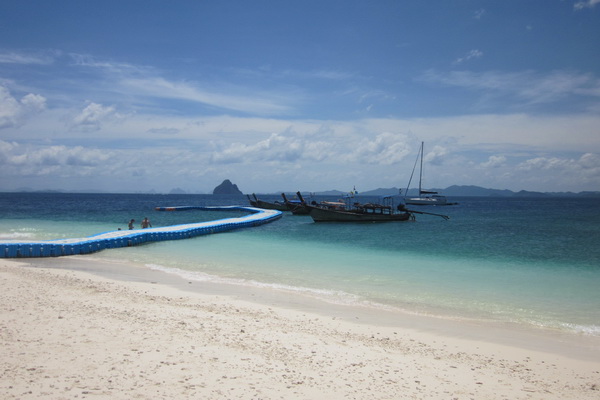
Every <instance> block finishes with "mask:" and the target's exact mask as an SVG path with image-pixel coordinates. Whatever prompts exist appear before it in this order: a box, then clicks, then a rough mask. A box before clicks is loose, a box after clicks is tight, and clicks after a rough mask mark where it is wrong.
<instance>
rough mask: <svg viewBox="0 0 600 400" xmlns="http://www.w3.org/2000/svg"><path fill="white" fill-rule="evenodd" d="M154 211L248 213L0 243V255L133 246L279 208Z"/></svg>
mask: <svg viewBox="0 0 600 400" xmlns="http://www.w3.org/2000/svg"><path fill="white" fill-rule="evenodd" d="M156 210H157V211H185V210H207V211H247V212H249V213H250V214H249V215H245V216H242V217H239V218H225V219H219V220H216V221H207V222H197V223H191V224H182V225H173V226H163V227H159V228H147V229H134V230H127V231H112V232H105V233H101V234H98V235H94V236H90V237H86V238H79V239H60V240H45V241H37V242H17V241H10V242H3V243H0V258H29V257H60V256H72V255H77V254H89V253H95V252H97V251H101V250H104V249H115V248H119V247H130V246H136V245H138V244H142V243H149V242H160V241H164V240H179V239H188V238H192V237H195V236H201V235H210V234H213V233H220V232H226V231H230V230H233V229H240V228H250V227H253V226H259V225H263V224H267V223H269V222H273V221H275V220H277V219H279V218H281V215H282V213H281V211H277V210H264V209H262V208H255V207H241V206H226V207H196V206H181V207H156Z"/></svg>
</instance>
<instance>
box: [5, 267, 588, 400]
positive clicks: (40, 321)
mask: <svg viewBox="0 0 600 400" xmlns="http://www.w3.org/2000/svg"><path fill="white" fill-rule="evenodd" d="M67 265H68V267H66V268H65V269H63V268H61V266H67ZM74 265H75V266H80V267H81V268H78V269H77V270H74V269H73V266H74ZM122 267H123V269H124V270H126V271H130V272H123V274H125V273H127V274H130V275H131V276H130V279H123V278H122V277H121V278H120V279H117V278H116V277H112V276H111V273H108V272H107V273H104V274H98V273H97V271H98V269H100V268H102V265H101V264H94V263H92V262H91V261H89V259H87V258H86V257H73V258H69V259H68V260H63V259H49V260H37V259H29V260H25V261H18V262H17V261H13V260H0V310H1V311H0V339H1V341H2V345H1V347H0V364H1V365H0V368H1V371H2V379H1V380H0V397H1V398H2V399H86V398H87V399H89V398H94V399H99V398H106V399H109V398H110V399H188V398H189V399H191V398H194V399H573V400H575V399H577V400H582V399H599V398H600V347H599V346H598V344H599V341H598V340H597V338H590V337H583V336H582V337H580V338H577V337H575V338H573V337H572V336H573V335H571V337H570V338H564V337H563V336H561V335H558V334H557V335H556V336H553V335H537V334H536V333H535V332H530V331H527V332H526V331H522V330H519V329H517V328H514V329H512V328H511V327H499V328H498V329H495V328H493V327H485V326H474V325H473V324H470V323H468V322H461V323H458V322H455V321H445V320H442V319H435V318H426V317H421V318H417V317H415V316H408V315H406V316H402V315H396V316H395V317H394V318H390V317H389V315H387V316H386V315H384V314H383V313H382V314H380V315H374V312H373V311H372V310H360V309H357V308H356V309H353V308H350V307H346V308H344V307H342V306H334V305H329V304H324V303H319V302H317V301H314V300H310V299H305V300H303V299H302V298H301V297H300V296H296V297H294V298H293V299H290V298H289V297H288V296H287V295H285V294H281V293H279V294H278V293H271V292H269V293H266V292H265V293H260V290H259V289H255V291H256V292H255V293H251V292H247V293H245V294H243V295H242V294H240V293H236V291H235V290H236V289H235V288H232V289H229V292H228V291H227V290H226V289H223V288H209V287H208V285H205V287H204V286H203V285H201V284H197V283H196V282H194V283H189V282H185V280H183V279H180V278H177V277H174V276H171V275H169V274H166V273H162V272H157V271H149V270H145V269H144V268H139V267H136V266H122ZM106 268H107V270H110V269H111V268H113V269H114V268H116V267H115V266H109V265H106ZM119 268H121V267H119ZM127 268H129V269H127ZM135 271H137V272H135ZM185 285H188V288H185ZM253 298H255V300H254V301H251V300H252V299H253ZM573 339H575V340H573Z"/></svg>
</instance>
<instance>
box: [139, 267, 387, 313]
mask: <svg viewBox="0 0 600 400" xmlns="http://www.w3.org/2000/svg"><path fill="white" fill-rule="evenodd" d="M146 266H147V267H148V268H150V269H154V270H158V271H162V272H166V273H170V274H175V275H178V276H180V277H182V278H185V279H187V280H192V281H197V282H211V283H221V284H228V285H236V286H244V287H254V288H263V289H274V290H278V291H285V292H291V293H297V294H301V295H306V296H310V297H313V298H316V299H319V300H322V301H326V302H328V303H332V304H338V305H362V306H371V307H374V306H377V307H379V308H381V307H384V305H376V304H374V303H371V302H369V301H366V300H363V299H361V298H360V297H359V296H356V295H353V294H351V293H347V292H344V291H339V290H328V289H315V288H308V287H302V286H293V285H287V284H283V283H265V282H259V281H256V280H247V279H238V278H223V277H220V276H216V275H210V274H207V273H204V272H198V271H186V270H182V269H179V268H173V267H165V266H162V265H157V264H146Z"/></svg>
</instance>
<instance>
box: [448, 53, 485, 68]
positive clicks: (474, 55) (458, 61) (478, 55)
mask: <svg viewBox="0 0 600 400" xmlns="http://www.w3.org/2000/svg"><path fill="white" fill-rule="evenodd" d="M481 57H483V52H482V51H480V50H477V49H474V50H471V51H469V52H468V53H467V55H466V56H464V57H459V58H457V59H456V60H454V63H453V64H455V65H457V64H462V63H463V62H465V61H469V60H472V59H474V58H481Z"/></svg>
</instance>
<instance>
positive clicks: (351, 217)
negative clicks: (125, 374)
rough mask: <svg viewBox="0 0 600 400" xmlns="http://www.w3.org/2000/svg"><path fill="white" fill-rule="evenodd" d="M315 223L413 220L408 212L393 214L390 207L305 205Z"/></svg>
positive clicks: (370, 205) (412, 216) (371, 205)
mask: <svg viewBox="0 0 600 400" xmlns="http://www.w3.org/2000/svg"><path fill="white" fill-rule="evenodd" d="M306 207H307V208H308V210H309V214H310V216H311V218H312V219H313V221H315V222H391V221H396V222H399V221H409V220H414V219H415V218H414V215H413V214H412V213H411V212H408V211H400V212H393V211H392V209H391V207H386V206H381V205H373V204H364V205H356V207H354V208H351V209H335V208H327V207H322V206H317V205H307V206H306Z"/></svg>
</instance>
